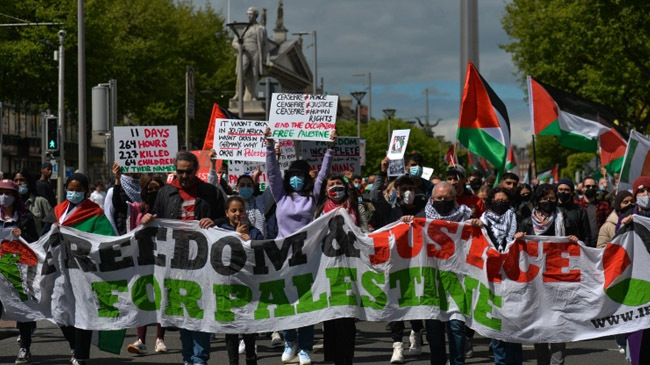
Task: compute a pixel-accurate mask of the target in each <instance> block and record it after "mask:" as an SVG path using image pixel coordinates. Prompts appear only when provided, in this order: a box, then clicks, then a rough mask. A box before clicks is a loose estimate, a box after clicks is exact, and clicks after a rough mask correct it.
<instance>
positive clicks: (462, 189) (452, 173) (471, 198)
mask: <svg viewBox="0 0 650 365" xmlns="http://www.w3.org/2000/svg"><path fill="white" fill-rule="evenodd" d="M465 173H466V172H465V168H464V167H463V166H461V165H454V166H449V167H448V168H447V177H446V179H445V180H447V182H448V183H450V184H452V185H454V187H455V188H456V202H457V203H458V205H466V206H467V207H468V208H470V209H471V210H472V212H473V213H474V218H480V217H481V214H483V210H484V209H485V208H484V206H483V201H482V200H481V199H480V198H479V197H477V196H476V195H474V194H472V191H471V190H469V189H467V187H466V186H465V182H466V178H465ZM487 181H488V180H486V185H488V186H492V185H491V184H490V183H489V182H487Z"/></svg>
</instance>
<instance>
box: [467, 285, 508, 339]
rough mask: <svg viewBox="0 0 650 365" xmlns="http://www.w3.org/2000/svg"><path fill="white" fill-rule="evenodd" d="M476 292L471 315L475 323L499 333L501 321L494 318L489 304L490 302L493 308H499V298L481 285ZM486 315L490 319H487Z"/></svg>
mask: <svg viewBox="0 0 650 365" xmlns="http://www.w3.org/2000/svg"><path fill="white" fill-rule="evenodd" d="M478 292H479V294H478V301H477V303H476V308H475V309H474V315H473V317H474V319H475V320H476V322H478V323H480V324H482V325H485V326H488V327H490V328H492V329H493V330H497V331H501V319H499V318H495V317H494V315H493V314H492V305H490V302H489V301H491V302H492V303H494V305H495V306H497V307H499V308H501V297H500V296H498V295H495V294H494V293H492V292H491V291H490V289H488V288H487V287H486V286H485V285H483V284H482V283H481V284H480V286H479V289H478ZM488 313H489V314H490V315H491V316H492V318H488V316H487V315H488Z"/></svg>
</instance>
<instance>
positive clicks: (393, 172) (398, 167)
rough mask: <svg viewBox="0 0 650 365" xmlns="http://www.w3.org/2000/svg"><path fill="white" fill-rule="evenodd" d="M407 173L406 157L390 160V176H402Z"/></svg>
mask: <svg viewBox="0 0 650 365" xmlns="http://www.w3.org/2000/svg"><path fill="white" fill-rule="evenodd" d="M405 173H406V171H405V170H404V159H399V160H390V161H389V162H388V176H402V175H404V174H405Z"/></svg>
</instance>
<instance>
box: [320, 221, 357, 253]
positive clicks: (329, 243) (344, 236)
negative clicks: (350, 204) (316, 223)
mask: <svg viewBox="0 0 650 365" xmlns="http://www.w3.org/2000/svg"><path fill="white" fill-rule="evenodd" d="M344 223H345V220H344V219H343V217H342V216H340V215H337V216H334V217H332V219H330V221H329V222H328V223H327V226H328V227H329V231H328V232H327V236H325V239H324V240H323V254H325V255H326V256H329V257H336V256H340V255H341V254H345V256H346V257H360V256H361V251H359V249H357V248H355V247H354V243H355V242H356V241H357V237H356V236H355V235H354V233H352V232H347V233H346V232H345V230H343V225H344ZM334 240H336V243H337V244H338V246H339V248H334Z"/></svg>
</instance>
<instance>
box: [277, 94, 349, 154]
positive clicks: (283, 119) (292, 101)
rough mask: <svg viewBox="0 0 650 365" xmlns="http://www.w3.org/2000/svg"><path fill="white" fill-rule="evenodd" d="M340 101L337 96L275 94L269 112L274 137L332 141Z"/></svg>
mask: <svg viewBox="0 0 650 365" xmlns="http://www.w3.org/2000/svg"><path fill="white" fill-rule="evenodd" d="M338 101H339V97H338V96H336V95H311V94H282V93H280V94H278V93H273V95H272V96H271V109H270V111H269V125H270V127H271V131H272V133H271V137H273V139H292V140H304V141H325V142H327V141H329V140H330V134H331V133H332V131H334V129H335V128H336V109H337V107H338Z"/></svg>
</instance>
